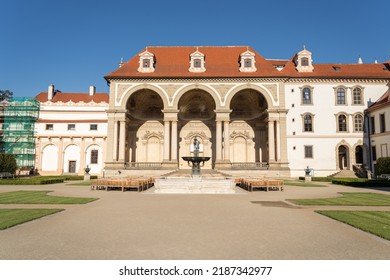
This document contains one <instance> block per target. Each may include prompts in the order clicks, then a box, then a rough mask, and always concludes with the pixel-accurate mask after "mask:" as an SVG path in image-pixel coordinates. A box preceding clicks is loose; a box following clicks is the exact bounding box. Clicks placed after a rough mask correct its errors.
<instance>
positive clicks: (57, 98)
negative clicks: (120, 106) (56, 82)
mask: <svg viewBox="0 0 390 280" xmlns="http://www.w3.org/2000/svg"><path fill="white" fill-rule="evenodd" d="M36 98H37V100H38V101H40V102H46V101H48V99H47V92H41V93H39V94H38V95H37V96H36ZM69 101H72V102H74V103H78V102H84V103H89V102H91V101H93V102H95V103H101V102H106V103H108V101H109V97H108V94H107V93H95V94H94V95H92V96H91V95H89V93H68V92H60V91H57V92H56V93H55V94H54V97H53V99H52V100H51V102H64V103H65V102H69Z"/></svg>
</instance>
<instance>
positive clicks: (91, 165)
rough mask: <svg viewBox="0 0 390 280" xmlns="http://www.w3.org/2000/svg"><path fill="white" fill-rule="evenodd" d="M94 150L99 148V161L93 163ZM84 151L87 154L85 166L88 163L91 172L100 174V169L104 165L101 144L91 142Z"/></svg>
mask: <svg viewBox="0 0 390 280" xmlns="http://www.w3.org/2000/svg"><path fill="white" fill-rule="evenodd" d="M92 150H98V155H97V163H92V162H91V160H92V156H91V153H92ZM81 152H82V153H84V154H85V157H84V158H85V166H87V165H88V167H89V168H90V174H98V173H100V170H101V169H102V167H103V148H102V146H101V145H99V144H98V143H91V144H89V145H88V146H87V147H86V148H85V150H84V151H81Z"/></svg>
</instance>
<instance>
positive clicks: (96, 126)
mask: <svg viewBox="0 0 390 280" xmlns="http://www.w3.org/2000/svg"><path fill="white" fill-rule="evenodd" d="M89 130H98V125H97V124H90V125H89Z"/></svg>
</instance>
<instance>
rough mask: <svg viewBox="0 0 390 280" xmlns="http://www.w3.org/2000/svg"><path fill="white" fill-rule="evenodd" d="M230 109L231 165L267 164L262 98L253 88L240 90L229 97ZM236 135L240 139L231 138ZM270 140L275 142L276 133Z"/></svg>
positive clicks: (266, 133) (265, 111)
mask: <svg viewBox="0 0 390 280" xmlns="http://www.w3.org/2000/svg"><path fill="white" fill-rule="evenodd" d="M230 109H231V110H232V111H231V113H230V120H231V123H230V136H229V137H230V139H231V140H230V141H231V142H230V149H231V151H232V153H233V157H232V159H231V160H232V165H233V166H234V164H235V163H236V164H239V163H240V164H241V163H243V162H244V163H256V162H257V163H259V162H268V161H269V159H268V153H267V152H265V151H267V149H268V146H269V145H268V122H267V118H268V114H267V109H268V104H267V100H266V99H265V97H264V96H263V95H262V94H261V93H260V92H258V91H256V90H253V89H244V90H241V91H239V92H237V93H236V94H235V95H234V96H233V98H232V100H231V102H230ZM237 135H240V136H241V137H240V138H235V136H237ZM274 138H275V139H276V131H275V137H274ZM244 140H245V141H244ZM273 147H275V145H273ZM244 155H246V156H245V157H244Z"/></svg>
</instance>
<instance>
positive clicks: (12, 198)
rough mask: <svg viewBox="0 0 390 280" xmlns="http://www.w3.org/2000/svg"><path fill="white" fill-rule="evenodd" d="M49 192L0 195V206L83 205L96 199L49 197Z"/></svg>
mask: <svg viewBox="0 0 390 280" xmlns="http://www.w3.org/2000/svg"><path fill="white" fill-rule="evenodd" d="M49 192H51V191H14V192H5V193H0V204H85V203H89V202H92V201H95V200H97V198H84V197H63V196H49V195H47V194H48V193H49Z"/></svg>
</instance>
